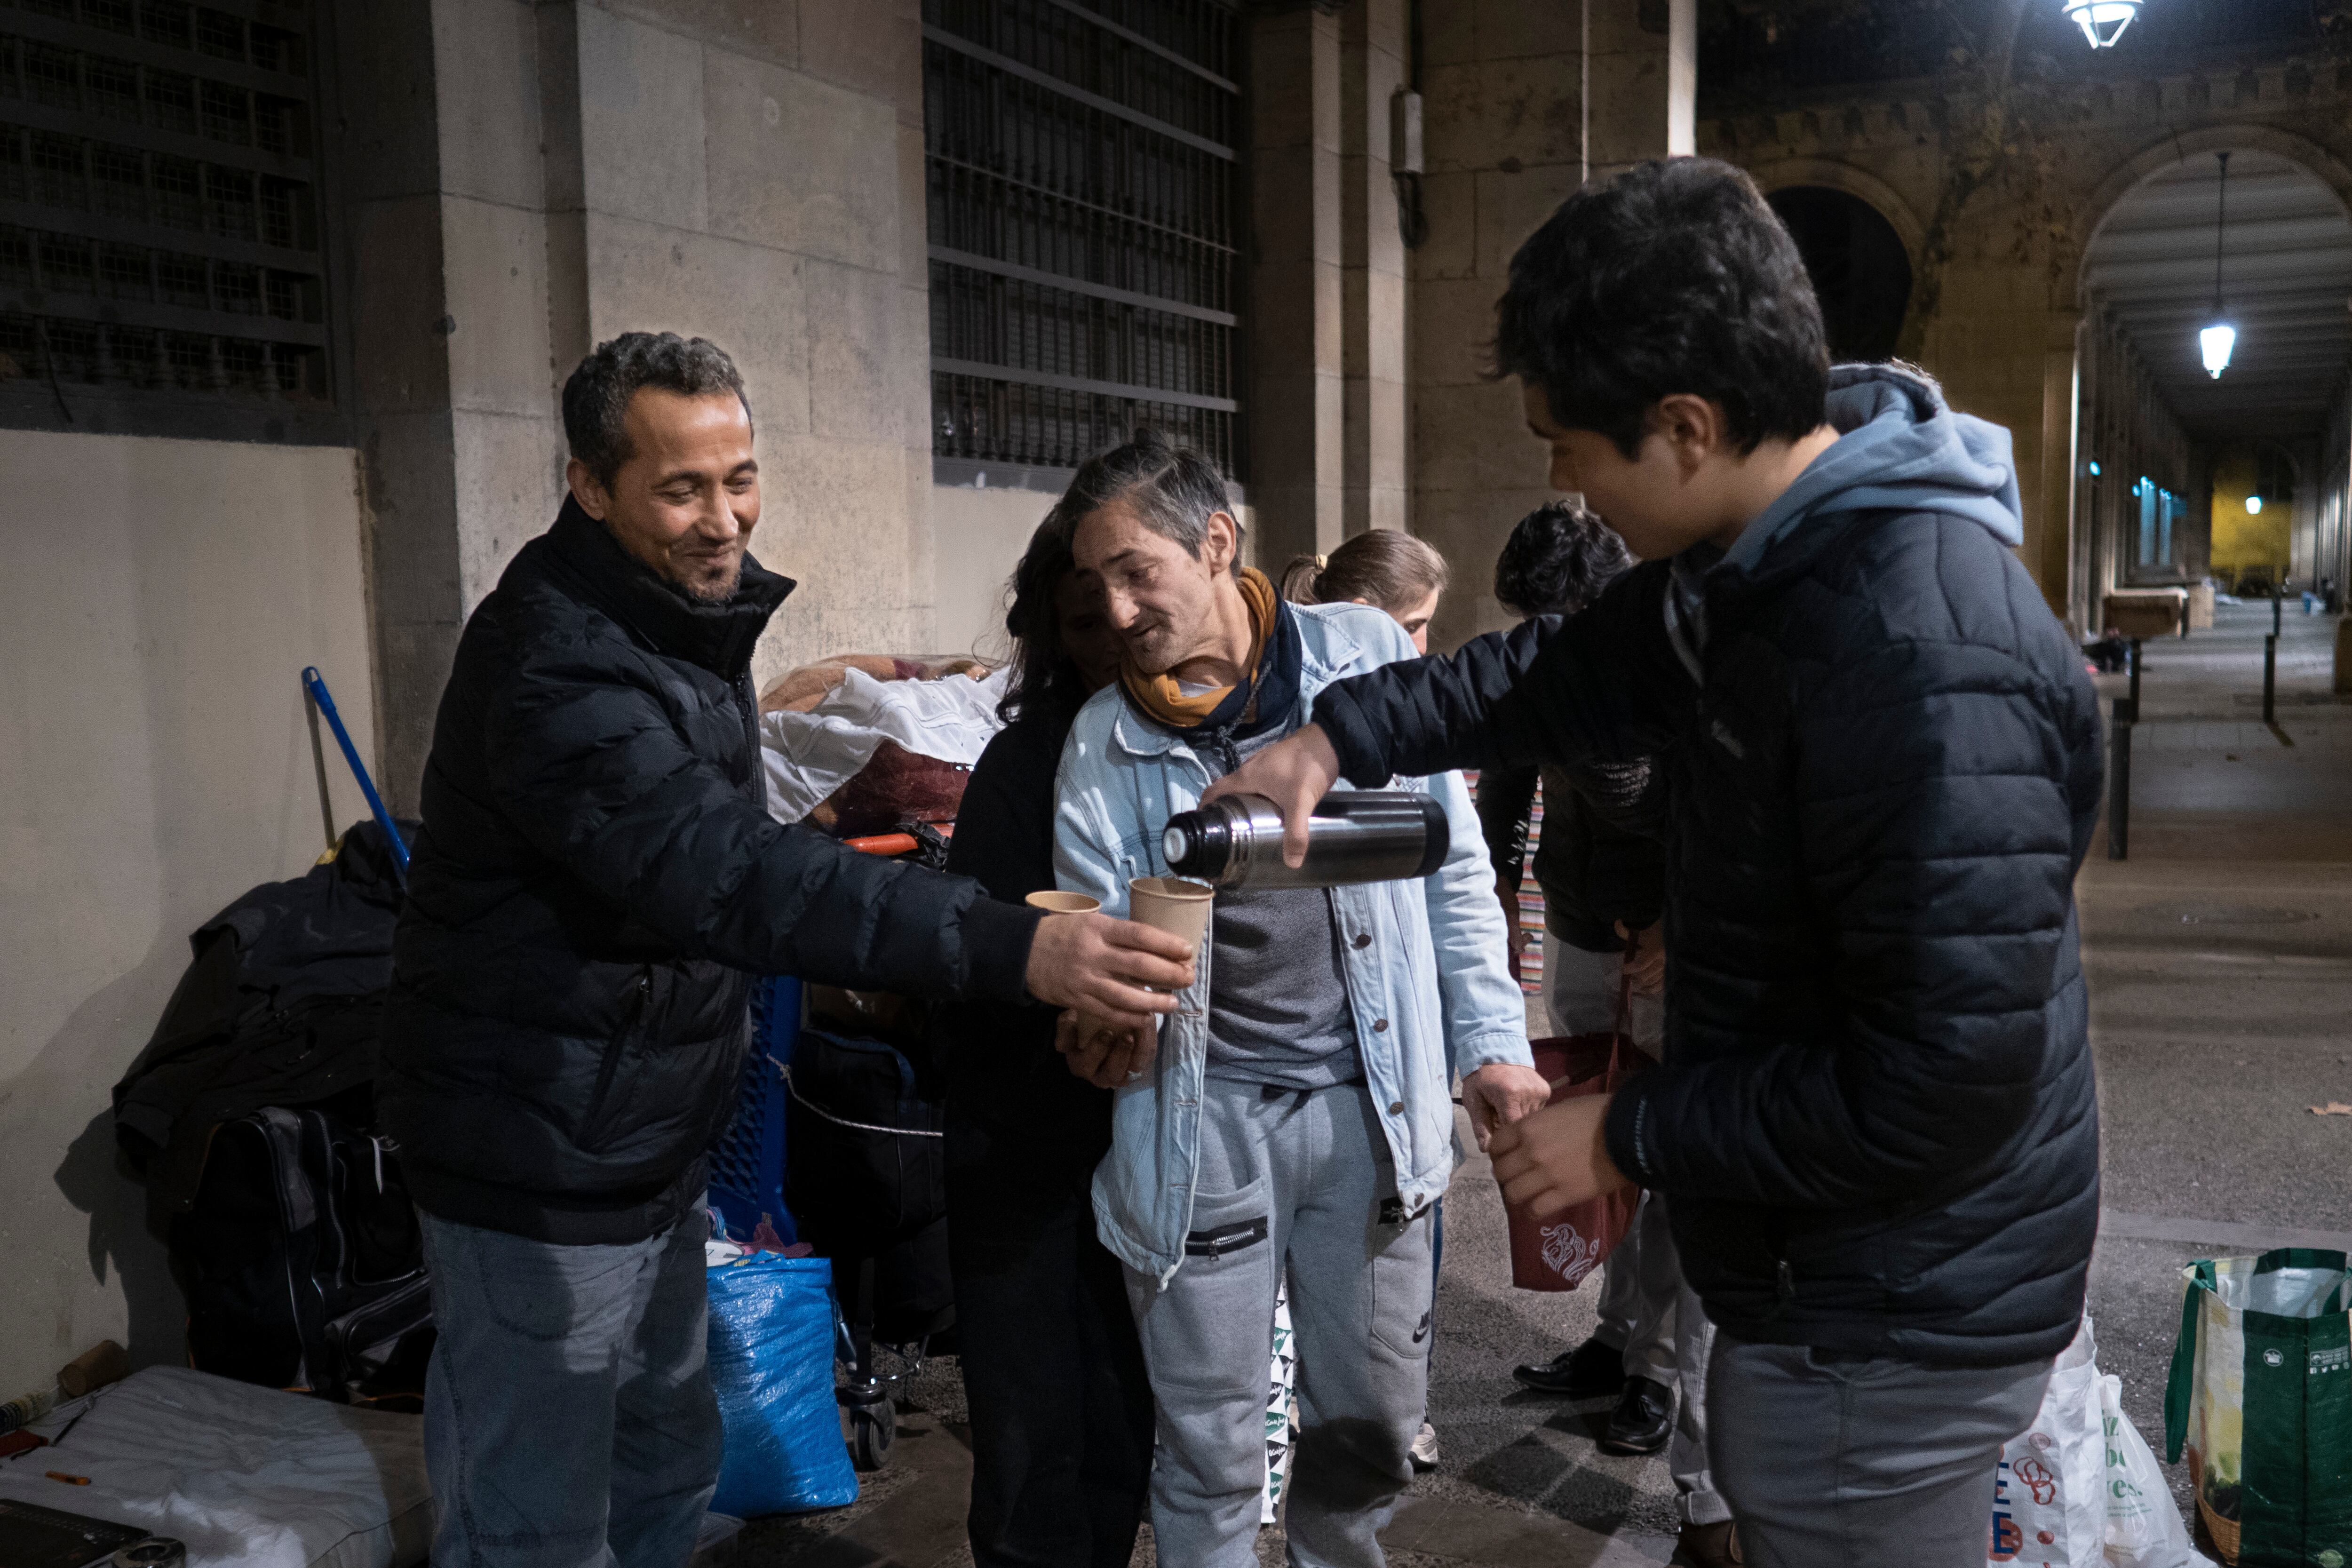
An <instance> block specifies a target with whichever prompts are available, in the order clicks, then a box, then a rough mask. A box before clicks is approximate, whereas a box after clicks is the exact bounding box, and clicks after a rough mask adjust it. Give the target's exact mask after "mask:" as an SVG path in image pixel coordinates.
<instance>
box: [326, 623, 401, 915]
mask: <svg viewBox="0 0 2352 1568" xmlns="http://www.w3.org/2000/svg"><path fill="white" fill-rule="evenodd" d="M302 686H303V689H305V690H307V691H309V692H310V700H311V701H313V702H316V703H317V704H318V705H319V711H320V712H321V713H324V714H325V715H326V716H327V727H328V728H329V729H331V730H332V731H334V732H335V744H337V745H338V746H341V748H342V749H343V761H345V762H347V763H351V764H352V773H353V774H354V775H355V776H356V777H357V778H358V779H359V781H360V793H361V794H362V795H366V796H367V803H368V809H369V810H370V811H372V812H374V813H375V819H376V823H377V825H378V826H381V827H383V836H384V837H386V838H389V839H391V840H392V860H393V865H394V867H395V868H397V869H398V870H399V872H400V885H401V886H402V887H406V886H408V841H407V840H406V839H404V838H403V837H401V836H400V825H399V824H398V823H396V822H394V821H393V819H392V813H391V812H389V811H386V810H385V809H384V805H383V796H382V795H378V794H376V793H375V780H373V779H372V778H370V777H368V771H367V764H366V763H363V762H362V761H360V753H359V748H358V747H356V746H354V745H352V732H351V731H349V730H346V729H344V728H343V716H342V715H341V714H340V713H338V712H336V711H335V700H334V699H333V698H332V697H331V696H329V695H328V694H327V682H326V680H325V679H324V678H322V677H321V676H320V674H319V667H318V666H317V665H315V664H314V665H310V666H308V667H306V668H304V669H303V671H302Z"/></svg>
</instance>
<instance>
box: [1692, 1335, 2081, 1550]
mask: <svg viewBox="0 0 2352 1568" xmlns="http://www.w3.org/2000/svg"><path fill="white" fill-rule="evenodd" d="M2050 1365H2051V1363H2050V1362H2049V1361H2047V1360H2042V1361H2038V1362H2029V1363H2025V1364H2023V1365H2020V1366H2003V1367H1935V1366H1922V1365H1920V1364H1918V1363H1916V1362H1901V1361H1835V1360H1829V1359H1825V1358H1824V1357H1823V1356H1822V1352H1818V1351H1813V1350H1809V1349H1807V1348H1805V1347H1803V1346H1801V1345H1797V1346H1791V1345H1758V1344H1746V1343H1742V1342H1739V1341H1737V1340H1734V1339H1732V1338H1730V1337H1729V1336H1728V1335H1724V1334H1718V1335H1717V1336H1716V1342H1715V1355H1714V1358H1713V1359H1712V1360H1711V1361H1710V1362H1709V1363H1708V1367H1707V1427H1708V1436H1709V1439H1710V1447H1712V1449H1713V1455H1714V1460H1715V1479H1716V1484H1717V1485H1718V1486H1720V1487H1721V1488H1722V1489H1723V1495H1724V1497H1725V1498H1726V1499H1727V1500H1729V1502H1730V1504H1731V1511H1732V1514H1733V1516H1734V1517H1735V1518H1737V1519H1738V1521H1739V1543H1740V1546H1741V1548H1742V1549H1743V1550H1744V1551H1745V1552H1746V1553H1747V1558H1748V1562H1749V1563H1753V1564H1755V1565H1756V1568H1884V1565H1885V1564H1887V1563H1902V1564H1904V1565H1905V1568H1979V1565H1980V1564H1981V1563H1983V1562H1984V1555H1985V1540H1986V1534H1985V1532H1986V1531H1987V1529H1988V1528H1989V1521H1990V1519H1991V1517H1992V1483H1993V1469H1994V1467H1995V1466H1996V1464H1997V1463H1998V1462H1999V1460H2000V1448H2001V1445H2002V1444H2004V1443H2006V1442H2008V1441H2009V1440H2010V1439H2011V1438H2013V1437H2015V1436H2017V1435H2018V1434H2019V1433H2021V1432H2022V1431H2024V1430H2025V1429H2026V1428H2027V1427H2028V1426H2032V1424H2033V1415H2034V1412H2036V1411H2037V1410H2039V1409H2041V1408H2042V1391H2043V1390H2044V1389H2045V1388H2047V1387H2048V1386H2049V1384H2050Z"/></svg>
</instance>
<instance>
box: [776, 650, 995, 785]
mask: <svg viewBox="0 0 2352 1568" xmlns="http://www.w3.org/2000/svg"><path fill="white" fill-rule="evenodd" d="M1007 679H1009V673H1008V671H1007V670H1003V669H1000V670H998V671H996V672H995V673H994V674H993V675H991V676H990V677H989V678H988V679H985V680H973V679H970V678H969V677H967V676H961V675H949V676H942V677H940V679H937V680H877V679H874V678H873V677H872V676H870V675H868V674H866V672H865V671H864V670H862V669H853V670H851V671H849V673H848V674H847V675H846V676H845V678H844V679H843V680H842V682H841V684H840V685H838V686H836V687H835V688H834V689H832V690H831V691H830V692H828V693H826V695H825V698H824V701H822V702H820V703H818V704H817V705H816V706H815V707H814V708H813V709H811V710H809V711H808V712H806V713H763V714H761V716H760V758H761V763H762V764H763V765H764V766H765V767H766V769H767V772H768V811H769V813H770V815H772V816H774V817H775V819H776V820H777V821H779V822H798V821H799V820H800V819H801V818H803V817H804V816H807V815H808V814H809V813H810V812H812V811H814V810H815V809H816V808H817V807H818V806H820V805H824V801H825V797H827V796H828V795H832V794H833V792H834V791H835V790H837V789H839V788H840V787H841V786H842V785H843V784H847V783H848V782H849V781H850V780H851V779H853V778H855V777H856V776H857V770H858V769H860V768H862V767H864V766H865V765H866V763H868V762H870V761H872V760H873V757H874V753H875V752H877V750H879V749H880V748H881V745H882V742H884V741H886V740H887V741H896V742H898V744H900V745H901V746H904V747H905V748H907V750H908V751H910V752H914V753H915V754H916V755H918V756H923V757H937V758H939V759H940V761H941V762H946V763H961V764H963V765H964V766H965V767H970V766H971V764H972V763H976V762H978V761H980V753H981V752H983V751H985V750H986V749H987V747H988V742H989V741H990V739H991V738H992V736H994V735H995V733H996V731H998V730H1000V729H1002V728H1003V725H1002V724H1000V723H999V722H998V721H997V718H996V705H997V703H998V702H999V701H1001V700H1003V696H1004V685H1005V681H1006V680H1007Z"/></svg>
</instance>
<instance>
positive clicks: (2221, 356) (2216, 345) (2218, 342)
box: [2197, 321, 2238, 381]
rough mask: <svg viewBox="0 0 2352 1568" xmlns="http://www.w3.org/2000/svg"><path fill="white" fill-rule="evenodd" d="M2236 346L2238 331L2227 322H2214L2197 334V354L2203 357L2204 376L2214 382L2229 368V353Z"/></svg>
mask: <svg viewBox="0 0 2352 1568" xmlns="http://www.w3.org/2000/svg"><path fill="white" fill-rule="evenodd" d="M2237 346H2238V329H2237V328H2235V327H2233V326H2231V325H2230V323H2229V322H2227V321H2216V322H2214V323H2213V324H2212V325H2211V326H2210V327H2207V328H2206V329H2205V330H2204V331H2200V332H2199V333H2198V334H2197V352H2198V353H2200V354H2201V355H2203V356H2204V360H2205V374H2207V375H2210V376H2211V377H2212V378H2213V379H2214V380H2215V381H2219V380H2221V373H2222V372H2223V371H2225V370H2227V369H2229V368H2230V353H2231V350H2232V349H2235V348H2236V347H2237Z"/></svg>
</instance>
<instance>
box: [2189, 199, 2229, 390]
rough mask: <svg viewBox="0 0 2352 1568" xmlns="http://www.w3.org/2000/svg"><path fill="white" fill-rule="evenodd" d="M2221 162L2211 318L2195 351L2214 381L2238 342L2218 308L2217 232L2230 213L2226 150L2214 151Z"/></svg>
mask: <svg viewBox="0 0 2352 1568" xmlns="http://www.w3.org/2000/svg"><path fill="white" fill-rule="evenodd" d="M2215 156H2216V157H2218V158H2219V159H2220V160H2221V185H2220V186H2219V188H2218V194H2217V195H2215V196H2214V209H2213V319H2212V321H2211V322H2210V323H2209V324H2208V325H2207V326H2206V327H2205V329H2204V330H2203V331H2200V332H2199V333H2198V334H2197V352H2198V353H2199V355H2200V357H2201V358H2202V359H2203V360H2204V362H2205V374H2207V375H2210V376H2211V377H2212V378H2213V379H2214V380H2215V381H2219V380H2221V373H2222V372H2223V371H2225V370H2227V369H2229V368H2230V354H2231V351H2233V350H2234V349H2236V348H2237V346H2238V329H2237V328H2236V327H2234V326H2231V324H2230V318H2229V316H2228V315H2227V314H2226V313H2224V312H2223V310H2222V309H2221V235H2222V231H2223V229H2224V228H2225V227H2226V226H2227V225H2228V223H2229V217H2230V154H2228V153H2216V154H2215Z"/></svg>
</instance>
